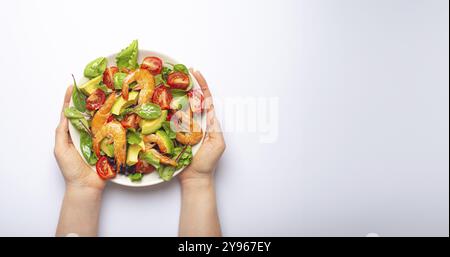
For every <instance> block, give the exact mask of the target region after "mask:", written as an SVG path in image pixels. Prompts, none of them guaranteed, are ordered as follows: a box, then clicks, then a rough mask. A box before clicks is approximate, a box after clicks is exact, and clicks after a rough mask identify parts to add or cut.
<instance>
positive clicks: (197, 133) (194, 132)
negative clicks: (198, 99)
mask: <svg viewBox="0 0 450 257" xmlns="http://www.w3.org/2000/svg"><path fill="white" fill-rule="evenodd" d="M175 116H176V118H177V119H181V121H182V124H183V125H187V126H188V127H186V126H183V127H184V129H183V128H182V129H181V130H180V131H178V132H177V133H176V140H177V141H178V142H180V143H181V144H183V145H196V144H198V143H199V142H200V141H201V140H202V138H203V131H202V127H201V126H200V124H198V122H196V121H195V120H194V119H193V117H192V114H188V113H186V112H182V111H178V112H176V113H175Z"/></svg>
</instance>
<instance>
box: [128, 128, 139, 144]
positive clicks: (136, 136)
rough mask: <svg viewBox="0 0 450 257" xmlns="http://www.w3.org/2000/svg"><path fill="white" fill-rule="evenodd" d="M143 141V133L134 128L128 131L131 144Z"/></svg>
mask: <svg viewBox="0 0 450 257" xmlns="http://www.w3.org/2000/svg"><path fill="white" fill-rule="evenodd" d="M141 141H142V137H141V135H140V134H139V133H138V132H136V131H133V130H128V132H127V142H128V144H130V145H137V144H139V143H141Z"/></svg>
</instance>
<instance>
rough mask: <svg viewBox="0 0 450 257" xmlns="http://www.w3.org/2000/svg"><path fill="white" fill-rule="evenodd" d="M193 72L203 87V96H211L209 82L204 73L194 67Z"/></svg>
mask: <svg viewBox="0 0 450 257" xmlns="http://www.w3.org/2000/svg"><path fill="white" fill-rule="evenodd" d="M190 70H191V73H192V74H193V75H194V77H195V79H196V80H197V82H198V84H199V86H200V88H201V89H202V92H203V96H204V97H205V98H211V97H212V95H211V91H210V90H209V87H208V83H207V82H206V80H205V78H204V77H203V75H202V74H201V73H200V71H194V69H192V68H191V69H190Z"/></svg>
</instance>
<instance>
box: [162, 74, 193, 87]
mask: <svg viewBox="0 0 450 257" xmlns="http://www.w3.org/2000/svg"><path fill="white" fill-rule="evenodd" d="M189 83H190V81H189V76H188V75H186V74H184V73H183V72H180V71H175V72H172V73H170V74H169V76H167V84H169V86H170V87H171V88H175V89H182V90H186V89H187V88H188V87H189Z"/></svg>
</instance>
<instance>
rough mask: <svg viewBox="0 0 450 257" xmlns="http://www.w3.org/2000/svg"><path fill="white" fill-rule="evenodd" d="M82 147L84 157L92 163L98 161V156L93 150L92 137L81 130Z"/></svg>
mask: <svg viewBox="0 0 450 257" xmlns="http://www.w3.org/2000/svg"><path fill="white" fill-rule="evenodd" d="M80 149H81V153H82V154H83V157H84V159H86V161H87V162H88V163H89V164H90V165H94V164H96V163H97V156H95V154H94V152H93V151H92V137H91V135H89V134H88V133H87V132H85V131H80Z"/></svg>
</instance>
